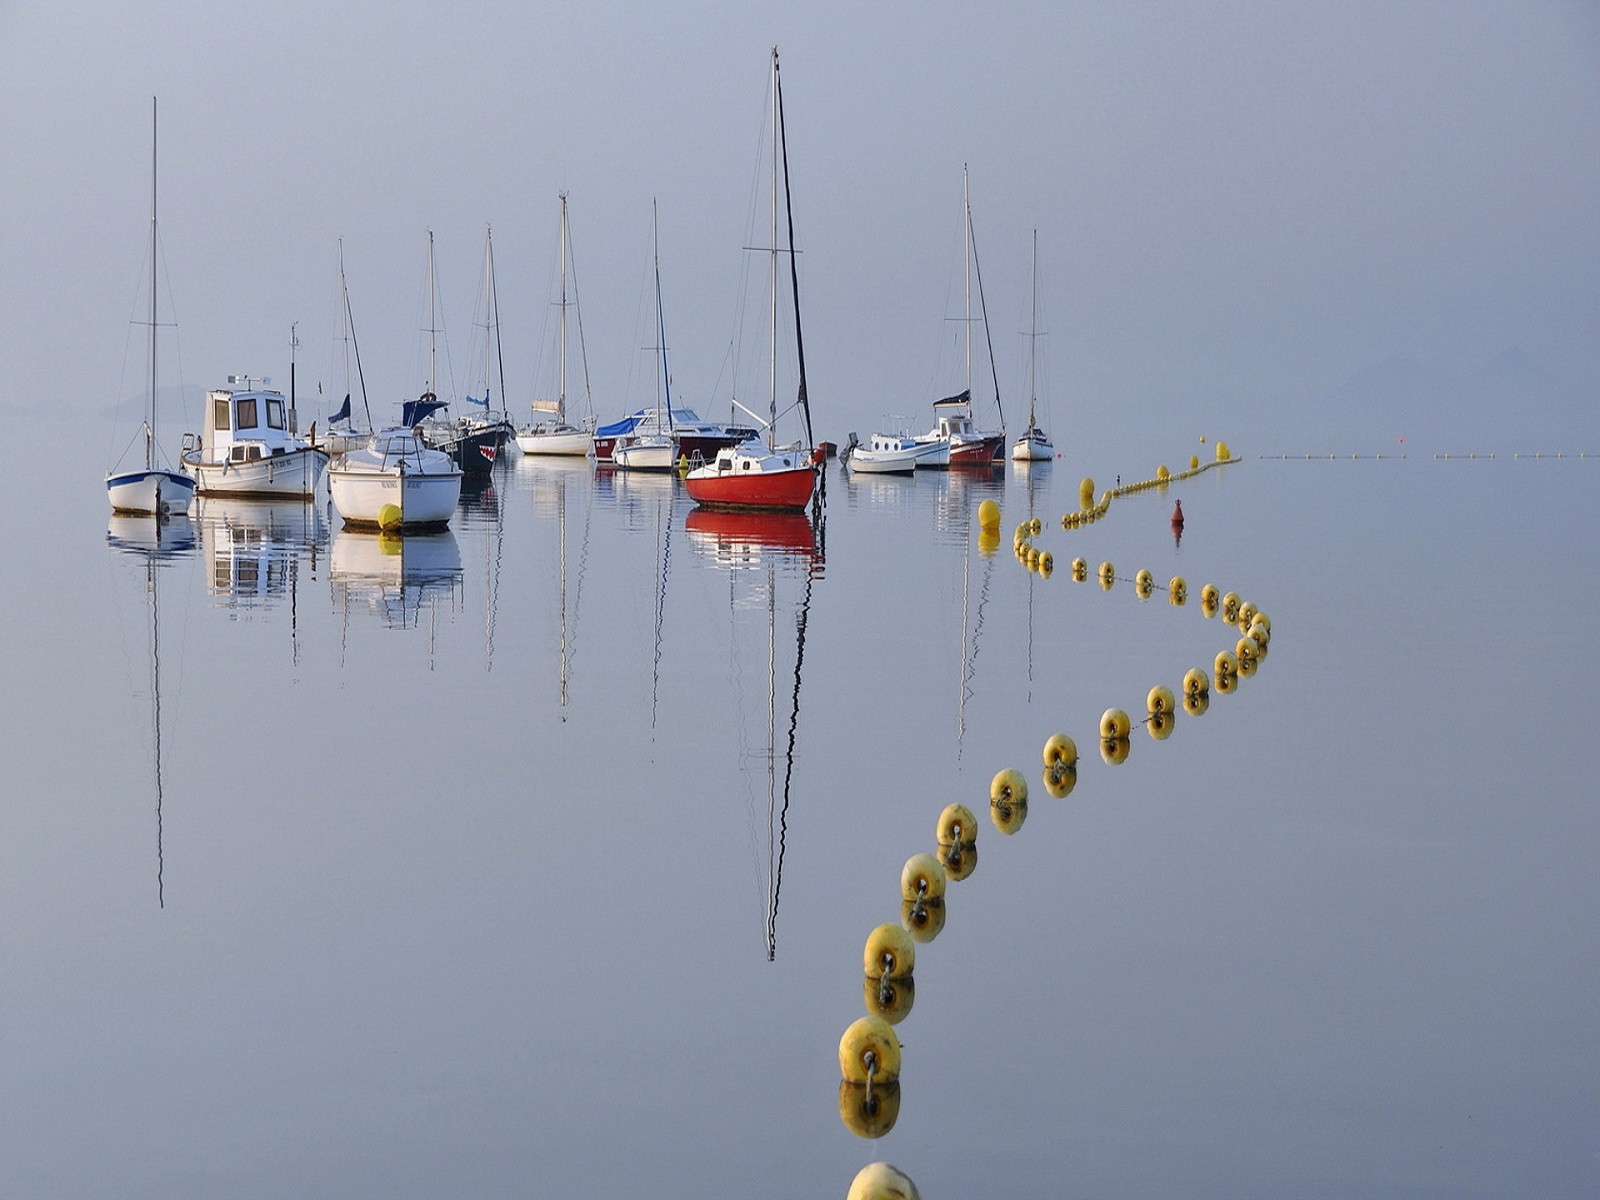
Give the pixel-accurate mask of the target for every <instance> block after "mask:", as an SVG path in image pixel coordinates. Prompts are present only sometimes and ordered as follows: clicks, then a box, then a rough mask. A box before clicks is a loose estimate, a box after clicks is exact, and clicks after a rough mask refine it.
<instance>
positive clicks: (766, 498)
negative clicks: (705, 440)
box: [683, 464, 817, 511]
mask: <svg viewBox="0 0 1600 1200" xmlns="http://www.w3.org/2000/svg"><path fill="white" fill-rule="evenodd" d="M816 482H817V472H816V468H815V467H813V466H811V465H810V464H807V465H806V466H803V467H795V468H793V469H792V470H787V471H752V472H749V473H748V474H746V473H742V472H741V473H739V474H733V473H729V474H726V475H712V476H706V477H705V478H702V479H695V478H693V477H689V476H686V477H685V478H684V481H683V486H684V487H685V488H686V489H687V490H688V492H689V498H690V499H692V500H693V501H694V502H695V503H696V504H700V505H704V506H705V507H707V508H751V509H766V510H769V511H782V510H786V509H803V508H805V506H806V505H807V504H808V503H809V502H810V500H811V489H812V488H813V487H815V486H816Z"/></svg>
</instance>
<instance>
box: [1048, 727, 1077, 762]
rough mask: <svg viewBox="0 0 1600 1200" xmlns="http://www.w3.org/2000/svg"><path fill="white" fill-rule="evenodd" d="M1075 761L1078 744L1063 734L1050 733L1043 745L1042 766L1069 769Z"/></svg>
mask: <svg viewBox="0 0 1600 1200" xmlns="http://www.w3.org/2000/svg"><path fill="white" fill-rule="evenodd" d="M1077 761H1078V744H1077V743H1076V742H1074V741H1073V740H1072V739H1071V738H1069V737H1068V736H1067V735H1066V734H1064V733H1052V734H1051V735H1050V737H1049V739H1048V740H1047V741H1046V742H1045V744H1044V765H1045V766H1047V767H1055V766H1062V767H1070V766H1074V765H1076V764H1077Z"/></svg>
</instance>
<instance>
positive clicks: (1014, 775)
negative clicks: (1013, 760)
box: [989, 767, 1028, 804]
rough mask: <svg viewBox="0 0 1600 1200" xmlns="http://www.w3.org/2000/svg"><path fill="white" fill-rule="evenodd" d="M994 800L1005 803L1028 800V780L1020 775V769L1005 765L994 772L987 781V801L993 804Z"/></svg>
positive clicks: (1019, 802)
mask: <svg viewBox="0 0 1600 1200" xmlns="http://www.w3.org/2000/svg"><path fill="white" fill-rule="evenodd" d="M996 801H1000V802H1005V803H1009V802H1013V801H1014V802H1016V803H1018V804H1026V803H1027V802H1028V781H1027V780H1026V779H1024V778H1023V777H1022V772H1021V771H1018V770H1016V769H1015V768H1014V767H1006V768H1005V769H1004V770H1002V771H996V772H995V776H994V778H993V779H992V780H990V781H989V802H990V803H991V804H993V803H995V802H996Z"/></svg>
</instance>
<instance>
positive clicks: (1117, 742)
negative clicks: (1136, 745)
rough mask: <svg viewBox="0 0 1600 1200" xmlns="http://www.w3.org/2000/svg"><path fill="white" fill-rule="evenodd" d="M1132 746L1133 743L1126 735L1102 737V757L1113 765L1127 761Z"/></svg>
mask: <svg viewBox="0 0 1600 1200" xmlns="http://www.w3.org/2000/svg"><path fill="white" fill-rule="evenodd" d="M1132 748H1133V743H1132V742H1131V741H1129V740H1128V739H1127V738H1125V737H1118V738H1101V739H1100V757H1101V758H1103V759H1105V760H1106V762H1107V763H1109V764H1110V765H1111V766H1113V767H1115V766H1119V765H1121V764H1122V763H1125V762H1127V761H1128V751H1129V750H1131V749H1132Z"/></svg>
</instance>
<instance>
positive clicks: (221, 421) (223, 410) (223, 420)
mask: <svg viewBox="0 0 1600 1200" xmlns="http://www.w3.org/2000/svg"><path fill="white" fill-rule="evenodd" d="M231 401H232V398H231V397H229V396H218V397H217V398H216V400H214V401H213V402H212V405H211V423H212V425H214V426H215V427H216V428H217V429H218V430H219V431H220V432H222V433H226V432H228V431H229V430H230V429H232V428H233V413H232V411H231V409H230V407H229V406H230V404H231Z"/></svg>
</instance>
